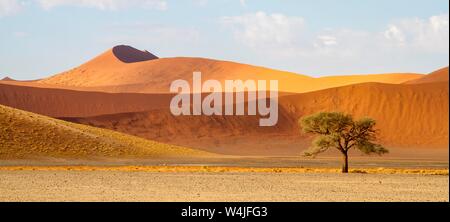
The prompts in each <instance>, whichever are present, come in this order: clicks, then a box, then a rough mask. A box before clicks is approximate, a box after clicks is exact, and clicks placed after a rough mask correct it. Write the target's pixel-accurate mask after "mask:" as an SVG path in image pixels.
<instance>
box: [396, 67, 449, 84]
mask: <svg viewBox="0 0 450 222" xmlns="http://www.w3.org/2000/svg"><path fill="white" fill-rule="evenodd" d="M435 82H448V67H445V68H442V69H439V70H436V71H434V72H432V73H430V74H428V75H426V76H424V77H422V78H419V79H415V80H411V81H407V82H406V83H405V84H423V83H435Z"/></svg>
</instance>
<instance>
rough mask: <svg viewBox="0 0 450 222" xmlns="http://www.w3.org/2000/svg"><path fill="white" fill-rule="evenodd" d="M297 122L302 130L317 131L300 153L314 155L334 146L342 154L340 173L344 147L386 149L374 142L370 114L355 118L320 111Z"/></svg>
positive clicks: (382, 151)
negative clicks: (367, 116) (310, 144)
mask: <svg viewBox="0 0 450 222" xmlns="http://www.w3.org/2000/svg"><path fill="white" fill-rule="evenodd" d="M299 124H300V127H301V128H302V129H303V132H305V133H312V134H316V135H318V136H317V137H316V138H315V139H314V141H313V143H312V146H311V147H310V148H309V149H308V150H307V151H306V152H305V154H304V155H305V156H312V157H315V156H316V155H318V154H320V153H323V152H325V151H327V150H328V149H329V148H336V149H337V150H339V151H340V152H341V153H342V155H343V161H344V164H343V167H342V173H348V151H349V150H350V149H352V148H355V149H358V150H360V151H361V152H363V153H365V154H368V155H370V154H372V153H375V154H378V155H382V154H385V153H388V152H389V151H388V150H387V149H385V148H384V147H383V146H381V145H379V144H376V143H375V142H374V141H375V140H376V130H375V125H376V121H375V120H373V119H370V118H362V119H359V120H356V121H355V120H353V117H352V116H351V115H348V114H344V113H339V112H330V113H328V112H322V113H317V114H314V115H310V116H306V117H303V118H301V119H300V121H299Z"/></svg>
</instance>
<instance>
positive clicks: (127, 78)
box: [37, 46, 423, 93]
mask: <svg viewBox="0 0 450 222" xmlns="http://www.w3.org/2000/svg"><path fill="white" fill-rule="evenodd" d="M120 47H121V48H123V47H126V46H120ZM116 48H117V47H115V48H113V49H111V50H108V51H106V52H105V53H103V54H102V55H100V56H98V57H96V58H94V59H93V60H91V61H89V62H87V63H85V64H83V65H81V66H79V67H77V68H75V69H72V70H69V71H67V72H63V73H61V74H58V75H55V76H52V77H50V78H47V79H43V80H40V81H38V82H37V83H39V84H45V85H48V86H53V87H72V88H74V87H76V88H77V89H78V90H91V91H105V92H128V93H167V92H168V91H169V87H170V84H171V82H172V81H174V80H177V79H184V80H188V81H192V73H193V72H194V71H200V72H202V74H203V80H207V79H215V80H219V81H222V82H223V81H224V80H236V79H241V80H248V79H250V80H271V79H277V80H279V86H280V88H279V90H280V91H283V92H296V93H302V92H310V91H316V90H321V89H326V88H332V87H339V86H344V85H352V84H357V83H363V82H379V83H403V82H406V81H409V80H414V79H418V78H420V77H422V76H423V75H419V74H408V73H406V74H401V73H400V74H398V73H397V74H396V73H393V74H382V75H353V76H337V77H324V78H312V77H309V76H305V75H300V74H295V73H290V72H284V71H278V70H273V69H268V68H263V67H257V66H251V65H245V64H240V63H235V62H227V61H218V60H212V59H204V58H161V59H156V56H155V57H152V56H149V58H148V59H147V60H145V59H142V58H141V57H142V56H141V54H142V53H143V52H142V51H139V50H137V49H133V48H131V47H126V50H125V49H122V50H121V51H123V52H122V53H120V55H118V53H115V49H116ZM123 57H126V58H127V60H128V61H136V62H123V60H124V59H123ZM140 60H143V61H141V62H137V61H140Z"/></svg>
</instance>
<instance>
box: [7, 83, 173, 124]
mask: <svg viewBox="0 0 450 222" xmlns="http://www.w3.org/2000/svg"><path fill="white" fill-rule="evenodd" d="M171 98H172V95H169V94H129V93H121V94H110V93H102V92H83V91H73V90H65V89H45V88H35V87H27V86H17V85H6V84H2V83H0V104H2V105H6V106H9V107H14V108H17V109H21V110H26V111H30V112H34V113H38V114H41V115H46V116H51V117H87V116H98V115H105V114H113V113H125V112H139V111H146V110H152V109H160V108H162V107H167V106H168V105H169V103H170V99H171Z"/></svg>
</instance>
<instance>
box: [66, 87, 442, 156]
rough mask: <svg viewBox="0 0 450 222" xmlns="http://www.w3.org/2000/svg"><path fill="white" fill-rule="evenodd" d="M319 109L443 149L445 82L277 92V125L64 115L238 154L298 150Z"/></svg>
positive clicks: (158, 113) (390, 140) (398, 140)
mask: <svg viewBox="0 0 450 222" xmlns="http://www.w3.org/2000/svg"><path fill="white" fill-rule="evenodd" d="M320 111H342V112H346V113H351V114H353V115H354V116H355V117H356V118H358V117H363V116H370V117H372V118H374V119H376V120H377V121H378V129H379V130H380V139H381V142H382V143H383V144H385V145H386V146H388V147H393V148H409V149H412V148H420V149H424V148H426V149H433V148H445V149H448V144H449V143H448V133H449V131H448V121H449V119H448V111H449V110H448V83H435V84H422V85H390V84H378V83H366V84H359V85H352V86H345V87H340V88H334V89H327V90H322V91H317V92H311V93H304V94H297V95H291V96H284V97H282V98H280V118H279V123H278V125H277V126H276V127H269V128H261V127H258V119H259V117H255V116H254V117H248V116H247V117H236V116H213V117H207V116H200V117H192V116H184V117H174V116H172V115H171V114H170V112H169V110H168V109H160V110H153V111H148V112H139V113H126V114H113V115H106V116H99V117H91V118H70V119H67V120H70V121H74V122H78V123H83V124H88V125H93V126H98V127H104V128H108V129H113V130H117V131H120V132H125V133H129V134H132V135H136V136H140V137H144V138H148V139H152V140H157V141H161V142H165V143H172V144H183V145H184V146H189V147H194V148H200V149H204V150H208V151H212V152H219V153H226V154H239V155H298V154H299V153H300V151H301V150H303V149H305V148H306V147H307V146H308V145H309V143H310V138H309V137H308V136H305V135H303V136H300V135H299V131H300V129H299V128H298V126H297V120H298V118H300V117H301V116H304V115H308V114H312V113H316V112H320Z"/></svg>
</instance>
